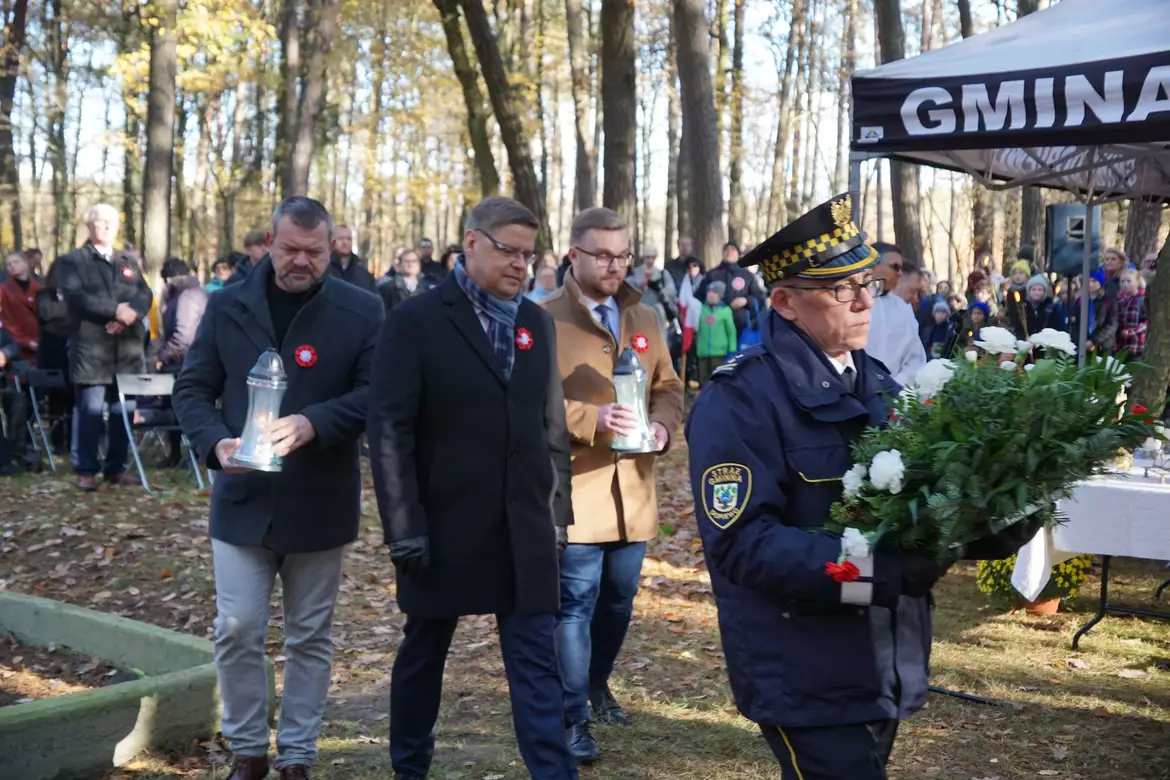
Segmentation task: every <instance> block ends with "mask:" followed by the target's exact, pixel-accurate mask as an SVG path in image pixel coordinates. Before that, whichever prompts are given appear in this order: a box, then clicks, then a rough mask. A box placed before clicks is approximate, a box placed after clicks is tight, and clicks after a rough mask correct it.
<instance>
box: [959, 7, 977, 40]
mask: <svg viewBox="0 0 1170 780" xmlns="http://www.w3.org/2000/svg"><path fill="white" fill-rule="evenodd" d="M958 2H959V33H960V34H961V35H962V36H963V37H964V38H970V37H971V36H972V35H974V34H975V22H974V20H973V19H972V17H971V0H958Z"/></svg>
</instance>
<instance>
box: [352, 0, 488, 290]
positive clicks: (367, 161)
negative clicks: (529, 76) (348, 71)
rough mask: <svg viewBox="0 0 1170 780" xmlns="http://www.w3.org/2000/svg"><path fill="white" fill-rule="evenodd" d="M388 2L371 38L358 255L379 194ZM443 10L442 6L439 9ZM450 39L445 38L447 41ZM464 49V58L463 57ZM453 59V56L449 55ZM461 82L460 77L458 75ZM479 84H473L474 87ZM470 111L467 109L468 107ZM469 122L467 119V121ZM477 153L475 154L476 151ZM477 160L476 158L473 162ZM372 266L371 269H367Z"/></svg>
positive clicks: (368, 238) (365, 245) (366, 245)
mask: <svg viewBox="0 0 1170 780" xmlns="http://www.w3.org/2000/svg"><path fill="white" fill-rule="evenodd" d="M388 11H389V6H387V5H383V6H382V30H380V31H379V32H378V33H377V35H376V36H375V38H374V42H373V45H372V47H371V52H370V54H371V57H370V66H371V68H372V71H373V72H372V74H371V76H372V84H371V87H370V107H369V114H368V115H367V117H366V145H365V149H364V150H363V151H364V153H365V156H364V158H363V162H362V217H363V219H364V221H365V229H364V230H363V231H362V238H361V245H360V250H359V254H360V255H361V256H362V257H365V258H368V257H369V255H370V246H371V242H372V240H373V230H374V213H375V211H376V210H377V204H378V199H379V196H380V194H381V188H380V187H379V184H380V182H381V177H380V176H379V175H378V146H379V137H378V136H379V132H378V131H379V129H380V128H381V126H382V113H383V111H384V105H385V104H384V100H385V96H384V92H385V84H386V65H387V59H388V54H387V50H388V48H389V46H388V45H387V40H386V38H387V36H388V35H389V33H388V32H387V31H386V28H387V27H388V26H389V13H388ZM455 12H456V17H455V23H456V25H458V23H459V18H458V8H456V9H455ZM439 13H440V14H443V11H442V9H440V10H439ZM443 29H444V31H445V30H446V29H447V18H446V15H445V14H443ZM449 40H450V39H448V41H449ZM459 41H460V43H462V41H463V32H462V31H460V32H459ZM466 56H467V55H466V52H464V58H466ZM452 59H454V58H452ZM456 75H458V67H456ZM460 82H461V83H462V78H460ZM478 89H479V85H478V84H477V85H476V90H478ZM468 113H470V110H469V111H468ZM469 124H470V121H469ZM485 140H486V132H485ZM488 151H489V152H490V151H491V147H490V146H489V147H488ZM477 156H478V155H477ZM478 164H479V161H478V160H477V161H476V165H478ZM495 167H496V166H495V163H493V164H492V170H493V172H494V171H495ZM371 270H372V269H371Z"/></svg>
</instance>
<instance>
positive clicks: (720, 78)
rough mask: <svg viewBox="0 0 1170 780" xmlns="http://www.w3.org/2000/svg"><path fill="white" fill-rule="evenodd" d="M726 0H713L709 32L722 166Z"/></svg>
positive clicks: (727, 49) (725, 89)
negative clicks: (712, 54)
mask: <svg viewBox="0 0 1170 780" xmlns="http://www.w3.org/2000/svg"><path fill="white" fill-rule="evenodd" d="M727 2H728V0H715V24H714V25H713V28H714V29H713V30H712V33H711V45H712V46H714V47H715V57H714V59H715V85H714V86H715V153H716V154H717V155H718V156H719V165H720V168H721V169H722V166H723V128H724V127H725V126H726V124H727V70H728V57H727V55H728V52H729V51H730V50H731V46H729V45H728V42H727Z"/></svg>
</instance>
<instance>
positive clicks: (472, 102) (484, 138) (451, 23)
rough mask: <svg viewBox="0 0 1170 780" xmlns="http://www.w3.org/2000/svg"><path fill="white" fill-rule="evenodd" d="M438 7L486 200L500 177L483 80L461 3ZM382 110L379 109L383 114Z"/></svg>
mask: <svg viewBox="0 0 1170 780" xmlns="http://www.w3.org/2000/svg"><path fill="white" fill-rule="evenodd" d="M434 2H435V7H436V8H438V9H439V15H440V16H441V17H442V19H443V33H444V34H445V35H446V36H447V51H448V52H449V53H450V54H451V64H452V65H453V66H454V68H455V76H456V77H457V78H458V79H459V86H460V87H461V88H462V89H463V103H464V105H465V106H466V107H467V135H468V136H469V137H470V139H471V148H472V149H473V150H474V152H475V169H476V171H477V172H478V174H479V190H480V195H481V196H482V197H485V198H486V197H487V196H489V195H496V194H498V193H499V191H500V174H499V172H498V171H497V170H496V158H495V155H494V154H492V141H491V135H490V133H489V132H488V116H489V114H488V110H487V106H486V105H485V104H484V100H483V93H482V92H480V90H479V78H478V75H477V74H476V71H475V67H474V66H473V65H472V64H471V58H470V57H469V56H468V55H467V46H466V44H465V43H464V41H463V29H462V28H461V27H460V26H459V0H434ZM380 111H381V109H379V113H380Z"/></svg>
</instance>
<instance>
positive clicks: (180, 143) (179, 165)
mask: <svg viewBox="0 0 1170 780" xmlns="http://www.w3.org/2000/svg"><path fill="white" fill-rule="evenodd" d="M175 112H176V113H175V219H174V222H173V223H172V229H171V245H172V246H175V245H177V246H178V247H179V249H178V255H179V257H181V258H183V259H184V260H186V261H187V262H193V261H194V260H195V256H194V255H193V254H192V251H191V249H192V247H191V244H190V243H189V242H188V241H187V222H188V218H189V216H190V215H189V209H190V208H191V205H190V203H189V202H188V195H187V184H186V177H185V175H184V168H185V167H186V159H187V123H188V121H190V109H189V108H188V104H187V101H186V100H179V103H178V105H177V106H176V107H175Z"/></svg>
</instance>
